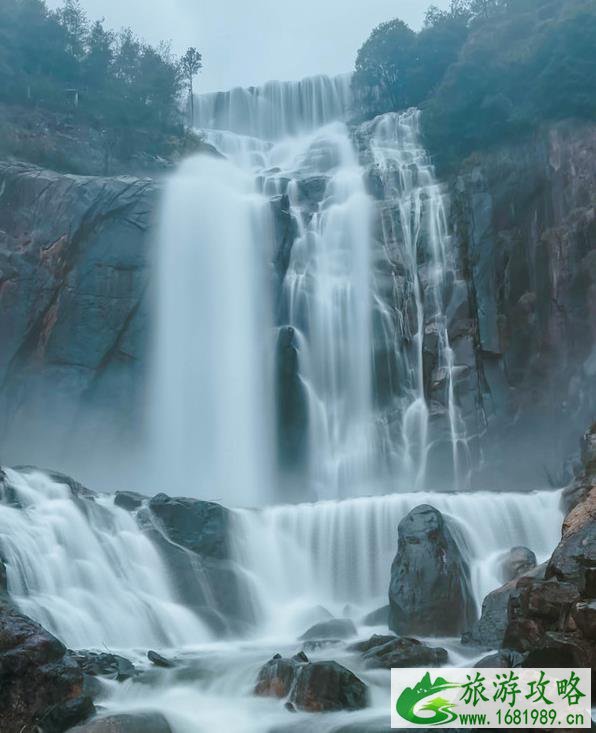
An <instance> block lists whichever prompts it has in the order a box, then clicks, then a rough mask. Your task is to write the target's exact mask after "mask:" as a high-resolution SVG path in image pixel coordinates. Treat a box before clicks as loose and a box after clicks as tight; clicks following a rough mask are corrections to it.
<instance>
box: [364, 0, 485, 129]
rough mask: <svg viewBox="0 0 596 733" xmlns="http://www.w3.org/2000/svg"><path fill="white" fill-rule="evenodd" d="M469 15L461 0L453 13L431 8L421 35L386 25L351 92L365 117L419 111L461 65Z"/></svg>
mask: <svg viewBox="0 0 596 733" xmlns="http://www.w3.org/2000/svg"><path fill="white" fill-rule="evenodd" d="M469 19H470V13H469V12H468V10H467V9H466V8H464V7H463V6H462V4H461V2H460V0H452V3H451V7H450V9H449V10H446V11H443V10H439V9H438V8H436V7H431V8H429V10H428V12H427V14H426V22H425V26H424V28H423V30H422V31H421V32H420V33H418V34H417V33H415V32H414V31H413V30H411V29H410V28H409V27H408V26H407V25H406V24H405V23H404V22H402V21H401V20H397V19H396V20H392V21H389V22H387V23H381V25H379V26H377V28H375V29H374V30H373V32H372V33H371V35H370V37H369V38H368V40H367V41H366V42H365V43H364V45H363V46H362V48H361V49H360V50H359V51H358V56H357V58H356V70H355V73H354V76H353V81H352V87H353V91H354V95H355V99H356V102H357V105H358V107H359V110H358V111H359V112H360V113H361V114H364V115H365V116H372V115H375V114H381V113H382V112H387V111H390V110H395V109H403V108H405V107H410V106H417V105H419V104H421V103H422V101H423V100H424V99H426V97H427V96H428V95H429V94H430V93H431V92H432V90H433V89H434V88H435V87H436V85H437V84H438V83H439V82H440V81H441V79H442V77H443V74H444V72H445V68H446V67H447V66H449V64H451V63H452V62H453V61H455V60H456V59H457V55H458V53H459V51H460V49H461V47H462V45H463V43H464V41H465V40H466V38H467V35H468V21H469Z"/></svg>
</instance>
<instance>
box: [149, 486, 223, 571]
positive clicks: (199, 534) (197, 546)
mask: <svg viewBox="0 0 596 733" xmlns="http://www.w3.org/2000/svg"><path fill="white" fill-rule="evenodd" d="M149 508H150V510H151V512H152V513H153V515H154V516H155V517H156V518H157V519H158V520H159V524H160V526H161V528H162V529H163V531H164V533H165V534H166V536H167V538H168V539H169V540H170V541H171V542H175V543H176V544H177V545H180V546H181V547H184V548H186V549H187V550H190V551H191V552H195V553H196V554H197V555H201V556H203V557H210V558H215V559H216V560H226V559H228V557H229V551H228V525H229V511H228V510H227V509H225V508H224V507H223V506H221V505H220V504H216V503H215V502H211V501H199V500H198V499H182V498H172V497H169V496H167V495H166V494H157V496H154V497H153V498H152V499H150V501H149Z"/></svg>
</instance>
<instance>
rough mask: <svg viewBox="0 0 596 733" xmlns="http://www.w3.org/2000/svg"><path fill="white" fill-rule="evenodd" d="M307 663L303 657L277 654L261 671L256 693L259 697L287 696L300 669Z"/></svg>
mask: <svg viewBox="0 0 596 733" xmlns="http://www.w3.org/2000/svg"><path fill="white" fill-rule="evenodd" d="M303 664H305V662H304V661H302V660H301V659H296V658H295V657H294V658H292V659H287V658H285V657H282V656H281V655H280V654H276V655H275V656H274V657H273V658H272V659H270V660H269V661H268V662H267V663H266V664H265V665H264V666H263V667H261V669H260V671H259V675H258V677H257V682H256V685H255V690H254V692H255V695H258V696H259V697H279V698H282V697H287V696H288V695H289V694H290V690H291V689H292V685H293V684H294V681H295V679H296V675H297V673H298V670H299V669H300V668H301V667H302V665H303Z"/></svg>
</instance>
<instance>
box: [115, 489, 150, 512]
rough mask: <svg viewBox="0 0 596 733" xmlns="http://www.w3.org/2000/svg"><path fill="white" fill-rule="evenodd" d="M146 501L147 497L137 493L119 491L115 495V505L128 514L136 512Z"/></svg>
mask: <svg viewBox="0 0 596 733" xmlns="http://www.w3.org/2000/svg"><path fill="white" fill-rule="evenodd" d="M146 499H147V497H145V496H143V495H142V494H137V492H136V491H117V492H116V493H115V494H114V504H115V505H116V506H119V507H120V508H121V509H126V511H127V512H134V511H136V510H137V509H138V508H139V507H140V506H142V504H143V502H144V501H146Z"/></svg>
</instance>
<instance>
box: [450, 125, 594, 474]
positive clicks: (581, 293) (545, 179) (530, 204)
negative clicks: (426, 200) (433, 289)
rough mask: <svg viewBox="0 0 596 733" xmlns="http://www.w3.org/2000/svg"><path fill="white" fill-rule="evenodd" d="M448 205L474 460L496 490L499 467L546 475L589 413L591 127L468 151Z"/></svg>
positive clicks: (591, 348)
mask: <svg viewBox="0 0 596 733" xmlns="http://www.w3.org/2000/svg"><path fill="white" fill-rule="evenodd" d="M452 203H453V208H452V218H453V222H454V227H455V231H456V233H457V237H458V240H459V246H460V251H461V256H462V260H463V267H464V272H465V276H466V279H467V282H468V288H469V299H470V305H471V311H472V314H473V320H472V322H471V324H470V326H471V330H472V333H473V335H474V340H475V354H474V364H470V367H471V368H475V369H477V370H478V373H479V384H480V390H479V394H478V396H477V408H478V411H479V415H480V418H481V420H480V422H481V424H482V423H483V424H484V426H485V432H484V435H483V437H482V441H481V444H482V452H483V457H484V460H485V463H486V465H487V467H488V469H489V470H490V472H491V474H492V476H493V477H494V476H496V477H497V479H498V477H499V474H500V475H501V478H502V483H503V485H504V486H505V487H506V486H509V485H510V477H509V476H508V475H507V474H508V473H509V470H508V466H509V467H513V471H512V472H513V473H515V476H516V478H517V481H518V483H519V481H522V482H523V481H526V482H527V483H528V484H534V485H536V480H537V479H538V480H539V479H540V477H541V476H540V474H541V473H542V478H543V479H544V480H546V478H547V476H546V474H548V473H550V474H551V478H552V480H554V481H555V482H556V481H557V480H558V479H559V478H560V477H559V476H556V475H555V474H557V473H558V469H557V466H558V465H560V464H561V461H562V459H563V458H564V457H565V456H568V455H569V453H570V452H572V451H573V449H574V446H575V443H576V440H577V435H578V434H580V432H581V426H582V425H583V424H585V423H587V422H589V421H590V420H591V419H593V416H594V414H595V409H596V404H595V402H596V126H594V125H579V124H574V123H562V124H560V125H557V126H555V127H551V128H549V129H545V130H543V131H542V132H541V133H540V134H538V135H537V136H536V137H535V138H533V139H531V140H526V141H523V142H519V143H517V144H511V145H508V146H504V147H501V148H498V149H496V150H494V151H492V152H490V153H488V154H486V155H483V156H477V157H475V158H474V159H472V160H470V161H468V163H467V164H466V166H465V167H464V169H463V170H462V171H461V172H460V174H459V175H458V176H457V177H456V178H455V180H453V181H452ZM495 467H497V468H499V467H500V468H501V472H499V471H495V470H494V468H495Z"/></svg>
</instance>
